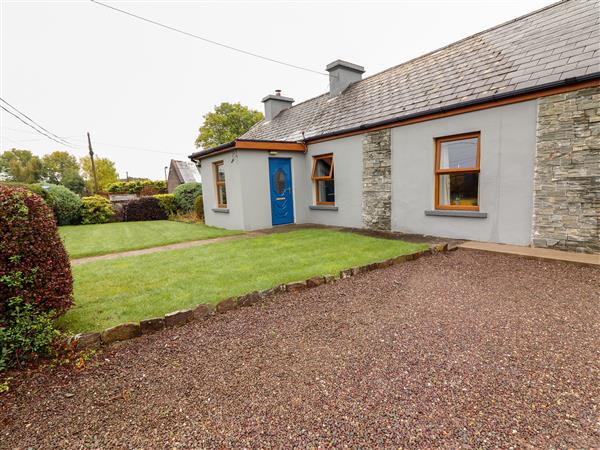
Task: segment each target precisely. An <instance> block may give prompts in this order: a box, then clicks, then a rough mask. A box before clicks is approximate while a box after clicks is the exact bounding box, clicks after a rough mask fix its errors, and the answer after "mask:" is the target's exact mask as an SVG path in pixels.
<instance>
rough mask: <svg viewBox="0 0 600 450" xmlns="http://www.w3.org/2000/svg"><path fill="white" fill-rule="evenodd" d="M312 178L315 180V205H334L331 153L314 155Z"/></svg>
mask: <svg viewBox="0 0 600 450" xmlns="http://www.w3.org/2000/svg"><path fill="white" fill-rule="evenodd" d="M312 179H313V180H314V181H315V191H316V200H317V205H335V182H334V180H333V155H320V156H315V157H314V160H313V172H312Z"/></svg>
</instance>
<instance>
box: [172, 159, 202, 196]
mask: <svg viewBox="0 0 600 450" xmlns="http://www.w3.org/2000/svg"><path fill="white" fill-rule="evenodd" d="M192 182H196V183H200V172H198V168H197V167H196V164H194V163H193V162H190V161H177V160H174V159H172V160H171V164H170V165H169V176H168V177H167V191H168V192H169V194H171V193H173V191H174V190H175V188H176V187H177V186H179V185H180V184H183V183H192Z"/></svg>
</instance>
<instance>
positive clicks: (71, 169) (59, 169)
mask: <svg viewBox="0 0 600 450" xmlns="http://www.w3.org/2000/svg"><path fill="white" fill-rule="evenodd" d="M42 164H43V166H44V180H45V181H47V182H48V183H52V184H64V183H63V180H64V178H65V175H66V174H69V176H71V177H72V175H71V174H72V173H77V174H78V173H79V162H78V161H77V158H75V157H74V156H73V155H71V154H69V153H67V152H61V151H56V152H52V153H50V154H49V155H45V156H44V157H43V158H42Z"/></svg>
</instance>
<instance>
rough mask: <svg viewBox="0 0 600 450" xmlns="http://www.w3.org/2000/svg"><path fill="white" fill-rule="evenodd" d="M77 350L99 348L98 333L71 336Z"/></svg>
mask: <svg viewBox="0 0 600 450" xmlns="http://www.w3.org/2000/svg"><path fill="white" fill-rule="evenodd" d="M73 340H74V341H75V342H76V343H77V350H83V349H85V348H98V347H100V333H80V334H76V335H75V336H73Z"/></svg>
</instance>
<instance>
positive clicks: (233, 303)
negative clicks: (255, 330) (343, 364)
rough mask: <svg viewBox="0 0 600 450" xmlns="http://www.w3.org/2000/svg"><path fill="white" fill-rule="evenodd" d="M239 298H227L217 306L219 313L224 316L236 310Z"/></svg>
mask: <svg viewBox="0 0 600 450" xmlns="http://www.w3.org/2000/svg"><path fill="white" fill-rule="evenodd" d="M237 306H238V305H237V297H231V298H227V299H225V300H221V301H220V302H219V303H218V304H217V312H218V313H219V314H223V313H226V312H227V311H231V310H233V309H235V308H237Z"/></svg>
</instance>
